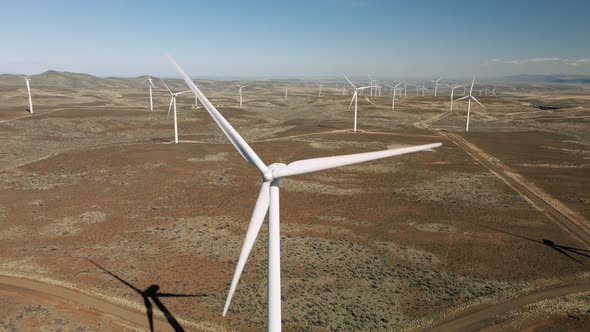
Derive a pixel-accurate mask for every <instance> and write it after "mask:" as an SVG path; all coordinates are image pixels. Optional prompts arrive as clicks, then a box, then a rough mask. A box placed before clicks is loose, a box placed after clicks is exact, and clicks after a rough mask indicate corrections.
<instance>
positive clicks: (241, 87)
mask: <svg viewBox="0 0 590 332" xmlns="http://www.w3.org/2000/svg"><path fill="white" fill-rule="evenodd" d="M234 84H235V85H237V86H238V88H239V89H240V90H239V95H240V108H242V89H243V88H245V87H247V85H239V84H238V83H236V82H234Z"/></svg>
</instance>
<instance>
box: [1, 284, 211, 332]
mask: <svg viewBox="0 0 590 332" xmlns="http://www.w3.org/2000/svg"><path fill="white" fill-rule="evenodd" d="M8 288H11V289H13V290H14V289H17V290H20V291H21V292H22V294H23V296H34V297H45V298H46V297H52V298H54V299H57V300H60V301H61V302H63V304H64V305H69V306H83V307H85V308H90V309H92V310H94V311H96V312H98V313H101V314H107V315H111V316H115V317H117V318H119V319H121V320H123V321H125V322H127V323H129V325H134V326H137V327H138V328H139V329H142V330H148V329H149V325H148V319H147V315H146V314H145V313H144V312H140V311H136V310H134V309H131V308H128V307H124V306H123V305H118V304H113V303H110V302H108V301H106V300H102V299H100V298H98V297H94V296H91V295H88V294H84V293H82V292H79V291H76V290H73V289H70V288H66V287H62V286H57V285H53V284H48V283H44V282H41V281H36V280H31V279H23V278H16V277H9V276H0V289H8ZM154 314H155V315H154V329H155V330H156V331H174V329H173V328H172V327H171V326H170V325H169V324H168V322H167V321H166V319H165V318H164V317H162V316H159V315H158V314H159V313H157V312H156V311H154ZM183 328H184V329H186V330H188V331H206V330H208V331H219V330H220V329H216V328H206V327H203V328H198V327H196V326H190V325H189V324H188V323H185V322H183Z"/></svg>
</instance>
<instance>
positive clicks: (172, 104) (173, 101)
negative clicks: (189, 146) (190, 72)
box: [160, 80, 194, 144]
mask: <svg viewBox="0 0 590 332" xmlns="http://www.w3.org/2000/svg"><path fill="white" fill-rule="evenodd" d="M160 81H162V84H164V86H165V87H166V89H167V90H168V92H170V106H169V107H168V117H170V110H171V109H172V107H174V143H175V144H178V122H177V120H176V97H177V96H180V95H181V94H183V93H187V92H191V90H187V91H182V92H176V93H174V92H172V90H170V88H169V87H168V85H166V82H164V80H160ZM193 84H194V83H193Z"/></svg>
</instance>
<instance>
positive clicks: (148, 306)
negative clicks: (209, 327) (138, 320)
mask: <svg viewBox="0 0 590 332" xmlns="http://www.w3.org/2000/svg"><path fill="white" fill-rule="evenodd" d="M88 261H89V262H90V263H92V265H94V266H96V267H97V268H99V269H100V270H102V271H103V272H105V273H107V274H108V275H110V276H111V277H113V278H115V279H117V280H118V281H120V282H121V283H123V284H124V285H125V286H127V287H129V288H131V289H132V290H133V291H134V292H136V293H137V294H139V295H141V297H142V299H143V304H144V306H145V310H146V314H147V318H148V323H149V325H150V331H151V332H153V331H154V310H153V306H152V303H151V302H153V303H154V304H155V305H156V307H158V309H159V310H160V312H162V314H164V317H166V320H168V323H169V324H170V326H171V327H172V328H173V329H174V331H184V328H182V326H181V325H180V323H179V322H178V320H177V319H176V318H175V317H174V315H172V313H171V312H170V310H168V308H166V306H165V305H164V303H162V301H161V300H160V298H161V297H204V296H207V294H172V293H160V292H159V290H160V286H158V285H150V286H149V287H148V288H146V289H145V290H143V291H142V290H140V289H139V288H137V287H135V286H133V285H132V284H130V283H129V282H127V281H125V280H124V279H123V278H121V277H119V276H118V275H116V274H114V273H112V272H111V271H109V270H107V269H105V268H103V267H102V266H100V265H98V264H97V263H95V262H94V261H92V260H90V259H89V260H88ZM150 300H151V302H150Z"/></svg>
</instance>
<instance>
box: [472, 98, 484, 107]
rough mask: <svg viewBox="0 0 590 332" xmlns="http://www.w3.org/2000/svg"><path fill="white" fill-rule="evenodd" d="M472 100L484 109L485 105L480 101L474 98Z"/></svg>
mask: <svg viewBox="0 0 590 332" xmlns="http://www.w3.org/2000/svg"><path fill="white" fill-rule="evenodd" d="M471 99H473V101H475V102H476V103H478V104H479V106H482V107H483V105H482V104H481V103H480V102H479V100H477V99H475V97H474V96H471Z"/></svg>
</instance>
